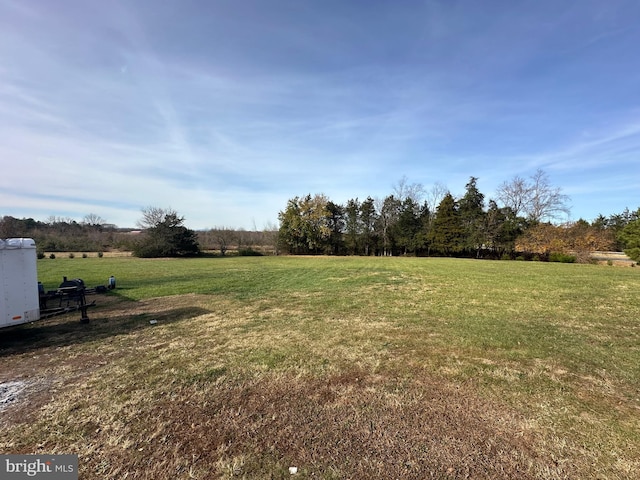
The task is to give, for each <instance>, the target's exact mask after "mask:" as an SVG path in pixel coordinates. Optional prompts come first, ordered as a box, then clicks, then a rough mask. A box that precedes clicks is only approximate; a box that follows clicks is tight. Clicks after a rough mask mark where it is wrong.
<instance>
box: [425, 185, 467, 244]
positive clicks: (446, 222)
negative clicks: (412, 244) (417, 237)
mask: <svg viewBox="0 0 640 480" xmlns="http://www.w3.org/2000/svg"><path fill="white" fill-rule="evenodd" d="M428 238H429V242H430V244H431V247H432V248H433V250H435V251H436V252H439V253H441V254H443V255H452V254H456V253H460V252H461V251H462V250H463V248H464V227H463V225H462V221H461V219H460V213H459V212H458V203H457V202H456V200H455V199H454V198H453V196H452V195H451V193H447V194H446V195H445V196H444V198H443V199H442V201H441V202H440V205H438V209H437V211H436V216H435V218H434V220H433V225H432V228H431V230H430V232H429V237H428Z"/></svg>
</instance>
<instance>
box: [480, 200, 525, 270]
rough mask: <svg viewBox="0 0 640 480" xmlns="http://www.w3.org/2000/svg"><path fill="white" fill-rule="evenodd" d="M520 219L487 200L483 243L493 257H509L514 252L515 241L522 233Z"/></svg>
mask: <svg viewBox="0 0 640 480" xmlns="http://www.w3.org/2000/svg"><path fill="white" fill-rule="evenodd" d="M523 220H524V219H522V217H516V215H515V213H514V212H513V210H511V208H509V207H502V208H500V207H498V204H497V203H496V202H495V201H494V200H489V208H488V209H487V213H486V216H485V242H486V246H487V248H488V249H489V250H490V251H491V252H492V254H493V255H494V256H495V257H498V258H500V257H502V256H503V255H505V254H506V255H511V254H512V253H513V252H514V250H515V241H516V239H517V238H518V236H519V235H520V234H522V231H523Z"/></svg>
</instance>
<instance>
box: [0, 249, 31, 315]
mask: <svg viewBox="0 0 640 480" xmlns="http://www.w3.org/2000/svg"><path fill="white" fill-rule="evenodd" d="M38 295H39V294H38V272H37V264H36V245H35V242H34V241H33V240H32V239H30V238H9V239H7V240H0V314H1V316H0V327H7V326H10V325H17V324H20V323H25V322H31V321H34V320H38V319H39V318H40V299H39V296H38Z"/></svg>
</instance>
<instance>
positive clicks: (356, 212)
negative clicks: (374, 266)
mask: <svg viewBox="0 0 640 480" xmlns="http://www.w3.org/2000/svg"><path fill="white" fill-rule="evenodd" d="M344 221H345V234H344V242H345V247H346V249H347V252H348V253H349V254H351V255H356V254H358V253H359V245H360V243H361V241H360V235H361V232H362V222H361V220H360V202H358V199H357V198H354V199H351V200H349V201H347V204H346V206H345V208H344Z"/></svg>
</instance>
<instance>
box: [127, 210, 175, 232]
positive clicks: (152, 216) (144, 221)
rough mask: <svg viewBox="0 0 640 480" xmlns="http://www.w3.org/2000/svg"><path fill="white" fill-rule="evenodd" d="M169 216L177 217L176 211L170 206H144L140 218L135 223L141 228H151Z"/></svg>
mask: <svg viewBox="0 0 640 480" xmlns="http://www.w3.org/2000/svg"><path fill="white" fill-rule="evenodd" d="M169 216H173V217H176V218H178V212H176V211H175V210H173V209H172V208H161V207H145V208H143V209H142V218H141V219H140V220H138V221H137V222H136V225H137V226H138V227H140V228H143V229H147V228H153V227H155V226H157V225H159V224H161V223H162V222H164V221H165V220H166V218H167V217H169Z"/></svg>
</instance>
